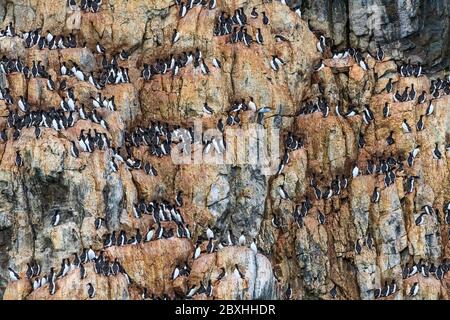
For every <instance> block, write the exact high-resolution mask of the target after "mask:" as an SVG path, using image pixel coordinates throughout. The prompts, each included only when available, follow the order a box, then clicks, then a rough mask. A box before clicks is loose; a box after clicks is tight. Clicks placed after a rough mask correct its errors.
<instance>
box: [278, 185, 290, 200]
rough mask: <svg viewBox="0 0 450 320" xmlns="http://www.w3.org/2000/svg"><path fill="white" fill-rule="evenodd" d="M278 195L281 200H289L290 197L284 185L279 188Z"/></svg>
mask: <svg viewBox="0 0 450 320" xmlns="http://www.w3.org/2000/svg"><path fill="white" fill-rule="evenodd" d="M278 194H279V195H280V197H281V199H283V200H286V199H289V195H288V193H287V192H286V190H285V189H284V187H283V186H282V185H280V186H279V187H278Z"/></svg>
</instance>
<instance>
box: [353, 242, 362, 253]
mask: <svg viewBox="0 0 450 320" xmlns="http://www.w3.org/2000/svg"><path fill="white" fill-rule="evenodd" d="M361 251H362V247H361V244H360V243H359V239H357V240H356V243H355V252H356V254H361Z"/></svg>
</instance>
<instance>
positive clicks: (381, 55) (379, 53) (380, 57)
mask: <svg viewBox="0 0 450 320" xmlns="http://www.w3.org/2000/svg"><path fill="white" fill-rule="evenodd" d="M376 57H377V60H378V61H383V59H384V51H383V49H381V47H380V46H378V48H377V53H376Z"/></svg>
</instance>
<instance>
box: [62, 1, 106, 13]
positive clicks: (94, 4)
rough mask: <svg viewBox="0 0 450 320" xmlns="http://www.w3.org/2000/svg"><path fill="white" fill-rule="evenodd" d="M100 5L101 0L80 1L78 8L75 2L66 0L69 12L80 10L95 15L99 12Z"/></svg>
mask: <svg viewBox="0 0 450 320" xmlns="http://www.w3.org/2000/svg"><path fill="white" fill-rule="evenodd" d="M101 4H102V0H81V1H80V5H79V6H78V4H77V1H76V0H68V5H69V8H70V10H72V11H76V10H79V9H80V10H82V11H84V12H92V13H96V12H98V11H99V10H100V6H101Z"/></svg>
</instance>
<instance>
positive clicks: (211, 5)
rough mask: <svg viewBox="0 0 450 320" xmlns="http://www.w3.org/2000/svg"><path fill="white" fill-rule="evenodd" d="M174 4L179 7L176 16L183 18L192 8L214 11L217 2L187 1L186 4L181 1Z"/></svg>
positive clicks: (212, 0)
mask: <svg viewBox="0 0 450 320" xmlns="http://www.w3.org/2000/svg"><path fill="white" fill-rule="evenodd" d="M175 4H176V5H177V6H179V10H178V16H179V17H180V18H184V17H185V16H186V14H187V13H188V11H189V10H192V9H193V8H194V7H202V8H207V9H208V10H213V9H215V8H216V5H217V0H187V1H186V3H185V2H184V1H181V0H175Z"/></svg>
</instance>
